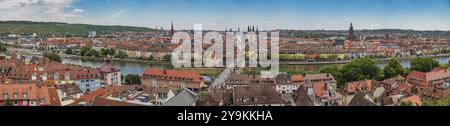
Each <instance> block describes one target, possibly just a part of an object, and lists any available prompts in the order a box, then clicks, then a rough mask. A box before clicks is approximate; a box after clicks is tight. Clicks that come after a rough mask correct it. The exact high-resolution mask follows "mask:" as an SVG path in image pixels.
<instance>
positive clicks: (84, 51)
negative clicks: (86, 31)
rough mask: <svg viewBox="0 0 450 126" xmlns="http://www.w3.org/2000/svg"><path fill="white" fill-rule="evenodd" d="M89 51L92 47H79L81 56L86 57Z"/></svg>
mask: <svg viewBox="0 0 450 126" xmlns="http://www.w3.org/2000/svg"><path fill="white" fill-rule="evenodd" d="M91 50H92V47H90V46H85V47H81V56H88V55H89V52H90V51H91Z"/></svg>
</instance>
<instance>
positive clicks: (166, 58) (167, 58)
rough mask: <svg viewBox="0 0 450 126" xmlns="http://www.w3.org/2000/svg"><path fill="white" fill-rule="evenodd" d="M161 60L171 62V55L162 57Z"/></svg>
mask: <svg viewBox="0 0 450 126" xmlns="http://www.w3.org/2000/svg"><path fill="white" fill-rule="evenodd" d="M163 60H164V61H171V60H172V55H171V54H166V55H164V57H163Z"/></svg>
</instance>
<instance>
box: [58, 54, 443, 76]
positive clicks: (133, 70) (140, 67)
mask: <svg viewBox="0 0 450 126" xmlns="http://www.w3.org/2000/svg"><path fill="white" fill-rule="evenodd" d="M435 59H436V60H437V61H438V62H439V63H441V64H444V63H448V61H449V60H450V56H447V57H436V58H435ZM400 62H401V64H402V66H403V67H405V68H409V67H411V60H409V59H404V60H400ZM62 63H63V64H74V65H82V66H87V67H93V68H99V67H101V66H103V65H104V64H105V63H104V62H101V61H89V60H82V59H69V58H64V59H63V62H62ZM386 64H387V61H378V65H379V66H380V67H381V68H384V66H385V65H386ZM111 65H112V66H113V67H116V68H120V69H121V72H122V74H125V75H126V74H142V73H143V72H144V71H145V70H146V69H149V68H159V69H167V68H171V66H170V65H149V64H137V63H119V62H113V63H111ZM342 65H343V64H317V65H280V69H281V70H308V71H314V70H320V69H322V68H324V67H327V66H342Z"/></svg>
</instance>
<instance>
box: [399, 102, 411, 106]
mask: <svg viewBox="0 0 450 126" xmlns="http://www.w3.org/2000/svg"><path fill="white" fill-rule="evenodd" d="M400 106H413V103H412V102H411V101H408V102H401V103H400Z"/></svg>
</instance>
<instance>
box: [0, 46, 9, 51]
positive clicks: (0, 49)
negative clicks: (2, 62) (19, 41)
mask: <svg viewBox="0 0 450 126" xmlns="http://www.w3.org/2000/svg"><path fill="white" fill-rule="evenodd" d="M6 51H8V49H7V48H6V45H5V44H0V53H4V52H6Z"/></svg>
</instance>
